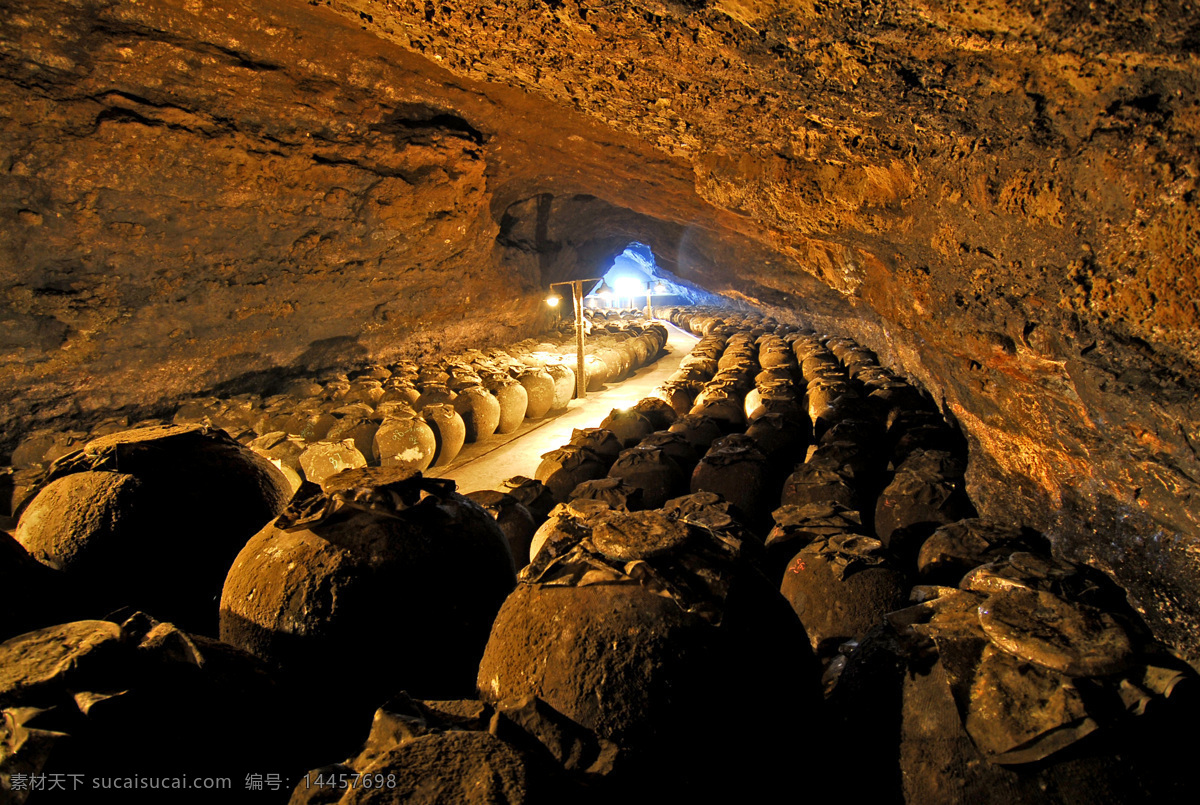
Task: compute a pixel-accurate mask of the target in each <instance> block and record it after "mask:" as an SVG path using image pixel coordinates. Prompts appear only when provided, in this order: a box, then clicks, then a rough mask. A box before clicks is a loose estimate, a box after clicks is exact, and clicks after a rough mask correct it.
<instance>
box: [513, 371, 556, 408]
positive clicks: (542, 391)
mask: <svg viewBox="0 0 1200 805" xmlns="http://www.w3.org/2000/svg"><path fill="white" fill-rule="evenodd" d="M519 380H520V383H521V385H522V386H523V387H524V388H525V394H526V396H527V397H528V402H529V404H528V407H527V408H526V409H525V418H526V419H541V418H542V417H544V416H545V415H546V414H548V413H549V412H550V409H551V408H552V407H553V406H554V378H553V377H551V376H550V373H549V372H547V371H546V370H545V369H541V368H537V369H526V370H525V371H524V372H521V376H520V378H519ZM501 406H502V407H503V402H502V403H501Z"/></svg>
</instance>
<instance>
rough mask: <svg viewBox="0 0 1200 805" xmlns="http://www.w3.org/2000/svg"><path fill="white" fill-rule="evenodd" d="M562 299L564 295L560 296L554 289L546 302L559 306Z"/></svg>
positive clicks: (552, 305) (551, 305)
mask: <svg viewBox="0 0 1200 805" xmlns="http://www.w3.org/2000/svg"><path fill="white" fill-rule="evenodd" d="M561 301H562V297H561V296H559V295H558V294H557V293H555V292H554V291H551V292H550V295H549V296H547V297H546V304H547V305H549V306H550V307H558V303H559V302H561Z"/></svg>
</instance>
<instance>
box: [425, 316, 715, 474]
mask: <svg viewBox="0 0 1200 805" xmlns="http://www.w3.org/2000/svg"><path fill="white" fill-rule="evenodd" d="M661 324H663V326H665V327H666V328H667V331H668V333H669V334H670V335H669V337H668V339H667V346H666V350H667V354H666V355H664V356H663V357H661V358H659V359H658V361H656V362H655V363H653V364H650V365H649V366H643V367H642V368H641V369H639V370H638V371H637V373H636V374H634V375H633V376H632V377H630V378H629V379H628V380H626V381H625V382H623V383H617V384H610V385H609V386H607V387H606V388H605V390H604V391H600V392H589V393H588V395H587V398H586V399H584V400H582V401H581V400H572V401H571V403H570V405H568V406H567V410H566V411H563V412H562V413H560V414H557V415H555V416H548V417H546V418H544V419H540V420H536V421H534V420H528V419H527V420H525V422H523V423H522V424H521V427H520V428H518V429H517V430H516V431H515V432H513V433H509V434H505V435H495V436H492V437H490V438H488V439H485V440H484V441H481V442H476V443H475V444H468V445H466V447H464V448H463V451H462V452H461V453H460V454H459V456H458V458H456V459H455V460H454V462H453V463H452V464H450V466H448V467H442V468H435V467H431V468H430V469H428V470H427V471H426V472H425V474H426V475H428V476H432V477H437V478H450V479H453V480H454V481H455V482H457V483H458V491H459V492H462V493H464V494H465V493H468V492H475V491H477V490H480V489H495V488H497V487H498V486H499V485H500V483H501V482H502V481H504V480H505V479H507V478H511V477H512V476H514V475H525V476H528V477H530V478H532V477H533V474H534V472H536V471H537V467H538V464H540V463H541V460H542V458H541V456H542V454H543V453H548V452H549V451H551V450H553V449H555V448H556V447H559V446H561V445H564V444H566V443H567V442H569V441H570V440H571V431H573V430H574V429H575V428H594V427H598V426H599V425H600V423H601V421H603V419H604V418H605V417H606V416H608V413H609V412H610V411H611V410H612V409H614V408H628V407H629V406H631V405H634V404H636V403H637V401H638V400H640V399H642V398H643V397H648V396H650V394H651V393H652V392H653V391H654V389H655V388H657V387H658V386H659V385H660V384H661V383H662V382H663V381H665V380H666V379H667V378H668V377H669V376H670V375H671V374H673V373H674V372H675V370H676V369H678V368H679V362H680V361H681V360H683V358H684V357H685V356H686V355H687V354H688V353H689V352H691V350H692V347H693V346H695V344H696V342H697V341H698V340H699V338H697V337H696V336H694V335H692V334H691V333H687V332H684V331H683V330H680V329H679V328H678V327H675V326H674V325H672V324H671V323H669V322H666V321H664V322H661Z"/></svg>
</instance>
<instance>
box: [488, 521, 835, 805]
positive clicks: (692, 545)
mask: <svg viewBox="0 0 1200 805" xmlns="http://www.w3.org/2000/svg"><path fill="white" fill-rule="evenodd" d="M579 529H580V531H581V536H583V537H584V539H583V540H582V541H579V542H575V541H572V540H569V539H568V540H565V541H564V542H562V543H555V542H553V541H548V542H547V543H546V545H545V546H544V547H543V548H542V550H541V551H540V552H539V554H538V556H537V558H536V559H535V561H534V562H533V563H532V564H531V565H530V568H529V569H527V570H526V572H525V574H524V575H523V579H522V582H521V583H520V584H519V585H518V586H517V588H516V589H515V590H514V591H513V593H512V595H510V596H509V598H508V600H507V601H505V604H504V606H503V607H502V608H501V610H500V613H499V614H498V615H497V618H496V623H495V625H494V626H493V629H492V634H491V637H490V638H489V640H488V645H487V648H486V650H485V652H484V656H483V659H482V661H481V662H480V666H479V674H478V678H477V687H478V690H479V693H480V695H481V697H482V698H484V699H485V700H488V701H500V700H503V699H506V698H509V697H518V696H525V695H531V694H532V695H536V696H539V697H541V698H543V699H544V700H545V701H546V702H547V703H548V704H550V705H551V706H552V707H554V708H555V709H557V710H558V711H559V712H561V713H563V714H564V715H566V716H568V717H569V718H571V719H573V720H575V721H576V722H578V723H580V724H582V725H584V726H585V727H588V728H590V729H593V730H595V731H596V733H597V734H599V735H600V736H602V737H604V738H607V739H609V740H613V741H615V742H617V743H618V744H620V745H621V746H622V748H623V749H624V750H626V751H627V752H629V755H628V756H627V759H628V760H629V762H630V763H631V764H632V765H633V767H634V768H637V769H639V770H640V771H641V772H642V773H644V775H645V777H644V778H642V779H641V780H640V782H641V783H642V785H640V786H639V788H638V790H639V794H644V793H646V792H647V791H653V790H655V788H654V786H655V785H656V781H659V782H661V783H662V785H663V786H665V787H668V788H670V789H672V790H673V791H674V792H675V794H676V795H680V796H683V795H686V796H685V799H686V800H687V801H706V802H707V801H721V800H719V799H718V800H712V799H708V798H707V797H703V796H701V797H700V798H699V800H697V799H696V797H697V795H698V794H700V793H702V792H701V791H700V790H698V789H703V793H708V794H711V793H713V791H711V790H709V788H710V786H714V785H715V786H717V787H722V788H723V787H724V785H725V784H726V783H729V784H732V785H734V786H736V785H739V784H740V785H741V786H743V787H744V785H745V783H746V781H745V778H744V768H745V766H744V765H743V764H744V762H746V761H748V760H749V756H750V755H753V756H754V757H755V758H756V761H757V762H758V763H761V764H762V771H761V773H762V774H764V775H768V776H769V775H771V774H773V773H774V771H775V770H777V769H781V768H783V767H787V768H788V769H789V771H790V772H791V773H794V770H795V766H794V765H792V763H783V762H782V757H784V756H786V757H790V758H792V760H793V761H794V760H795V758H796V757H803V756H804V755H805V751H806V749H805V747H803V746H801V745H799V744H798V743H796V741H797V740H800V741H801V742H802V741H803V739H804V738H803V737H802V736H806V735H808V734H811V733H810V732H809V731H808V730H791V731H783V732H782V733H780V732H773V733H772V735H773V738H772V740H771V741H765V742H748V741H746V736H747V735H754V734H764V733H763V732H761V731H762V730H766V729H768V728H767V726H766V725H767V723H768V722H771V723H776V724H778V723H793V724H794V723H807V724H808V725H809V726H813V724H812V721H811V720H810V719H812V718H814V717H815V716H816V710H815V708H816V707H817V706H818V701H819V694H817V692H816V664H815V662H814V661H813V658H812V656H811V653H810V650H809V647H808V640H807V637H806V636H805V635H804V633H803V629H802V627H801V626H800V624H799V621H798V620H797V619H796V618H795V615H794V614H793V613H792V612H791V611H790V609H789V608H788V607H787V605H786V603H785V602H784V601H782V600H781V598H780V597H779V595H778V594H777V593H776V592H775V590H773V589H771V587H770V585H769V584H768V583H767V581H766V579H764V578H763V577H762V576H761V575H759V574H758V573H757V571H756V570H754V569H753V568H752V567H750V566H749V564H748V563H747V562H745V560H744V559H742V558H741V557H740V556H739V555H737V548H736V547H735V546H736V545H737V542H736V540H732V539H730V538H728V537H726V539H724V540H722V539H721V538H719V537H717V536H716V535H714V534H713V533H712V532H711V531H708V530H707V529H704V528H702V527H700V526H696V525H692V524H687V523H682V522H679V521H677V520H674V519H672V518H669V517H667V516H666V515H664V514H662V513H660V512H650V511H646V512H634V513H626V512H608V513H601V514H599V515H597V516H594V517H592V518H589V520H588V522H586V523H581V524H579ZM721 546H725V547H724V548H722V547H721ZM630 567H637V568H638V571H637V572H636V573H635V575H634V576H630V575H627V574H626V573H625V572H624V571H625V569H628V568H630ZM575 568H578V569H577V570H576V569H575ZM584 568H590V571H589V573H588V574H586V575H585V574H584V573H583V572H582V570H583V569H584ZM602 573H603V574H606V575H605V576H603V578H604V583H592V581H591V579H593V578H595V577H596V576H598V575H600V574H602ZM660 578H663V579H667V580H668V582H667V584H666V585H665V589H664V586H662V585H656V584H655V582H656V581H657V580H658V579H660ZM702 578H708V579H714V580H719V581H714V582H713V586H710V587H705V586H704V585H702V584H700V583H699V579H702ZM667 590H669V591H670V592H669V593H668V592H667ZM702 591H703V592H702ZM693 596H695V597H693ZM532 646H536V647H537V648H536V650H532V651H531V650H530V647H532ZM715 703H720V704H719V705H716V706H714V705H715ZM768 713H769V715H768ZM699 734H703V735H705V736H706V737H705V740H703V741H697V740H696V736H697V735H699ZM784 745H786V747H785V746H784ZM751 747H752V748H751ZM775 750H779V756H778V757H777V756H776V751H775ZM777 762H778V763H780V764H781V765H780V766H778V767H777V766H776V765H775V764H776V763H777ZM667 770H669V772H668V771H667ZM760 781H761V780H760ZM643 786H649V788H646V787H643ZM658 791H659V792H660V793H661V788H660V789H658ZM723 793H725V792H723ZM639 801H641V797H640V796H639Z"/></svg>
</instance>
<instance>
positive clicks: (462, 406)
mask: <svg viewBox="0 0 1200 805" xmlns="http://www.w3.org/2000/svg"><path fill="white" fill-rule="evenodd" d="M454 410H455V411H457V412H458V414H459V416H461V417H462V419H463V424H464V425H465V426H466V429H467V441H468V442H477V441H479V440H480V439H486V438H487V437H488V436H491V435H492V434H493V433H495V432H496V428H497V427H499V426H500V411H501V409H500V401H499V400H497V399H496V397H495V395H494V394H492V393H491V392H490V391H488V390H487V389H485V388H483V387H482V386H468V387H466V388H464V389H462V390H461V391H460V392H458V396H457V397H455V398H454Z"/></svg>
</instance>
